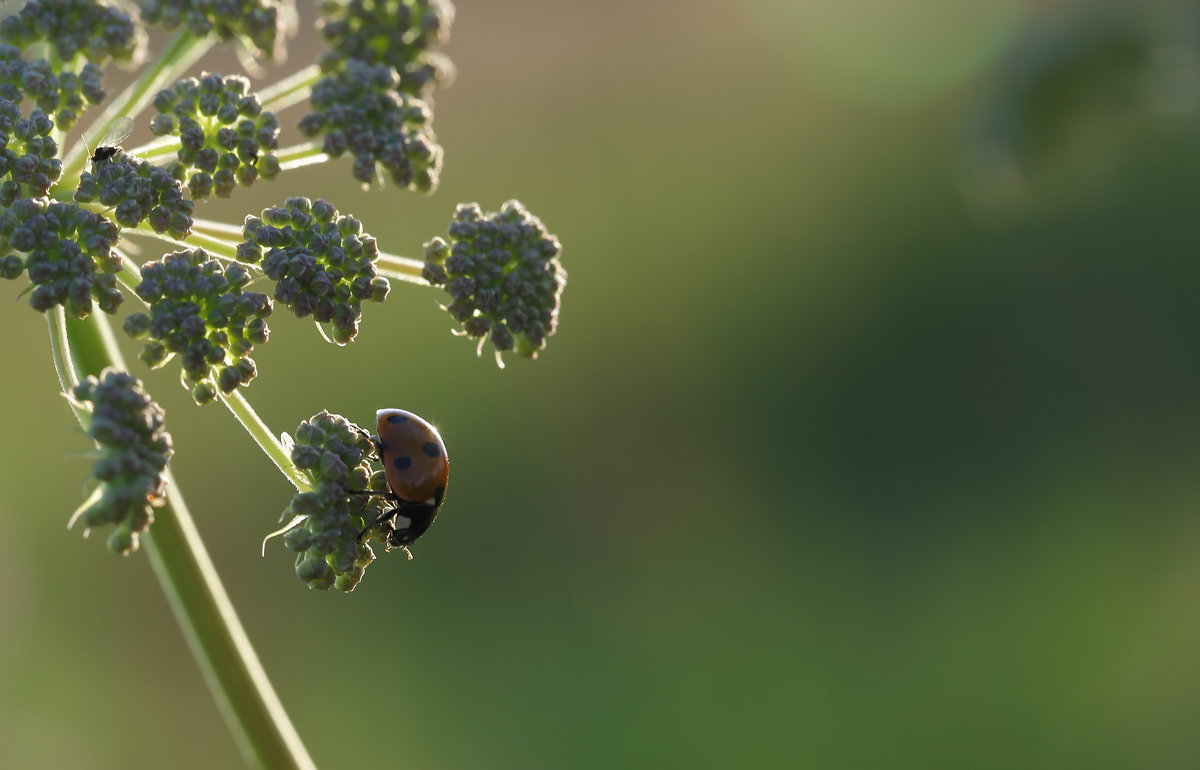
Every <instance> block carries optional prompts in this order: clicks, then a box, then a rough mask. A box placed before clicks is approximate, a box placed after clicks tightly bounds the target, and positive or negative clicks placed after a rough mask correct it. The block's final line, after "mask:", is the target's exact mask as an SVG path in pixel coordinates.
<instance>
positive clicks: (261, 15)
mask: <svg viewBox="0 0 1200 770" xmlns="http://www.w3.org/2000/svg"><path fill="white" fill-rule="evenodd" d="M138 6H139V7H140V8H141V9H142V20H143V21H145V22H146V23H148V24H161V25H162V26H163V27H165V28H166V29H175V28H176V27H178V26H179V25H180V24H183V25H185V26H186V27H187V28H188V29H190V30H191V31H192V33H193V34H194V35H196V36H197V37H205V36H207V35H209V34H215V35H216V36H217V37H219V38H220V39H221V40H223V41H226V42H228V41H237V42H239V43H241V44H242V46H243V47H245V48H246V49H247V50H249V51H252V52H254V53H255V55H257V56H258V57H260V58H264V59H276V58H279V56H280V55H281V54H282V53H283V44H284V40H285V38H286V37H287V33H288V31H289V27H290V26H291V19H292V16H293V13H292V10H291V9H290V8H289V7H287V6H285V5H284V3H283V2H281V0H139V2H138Z"/></svg>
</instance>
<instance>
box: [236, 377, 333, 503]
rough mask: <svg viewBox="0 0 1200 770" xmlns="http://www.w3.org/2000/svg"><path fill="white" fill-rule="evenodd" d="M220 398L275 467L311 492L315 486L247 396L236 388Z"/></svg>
mask: <svg viewBox="0 0 1200 770" xmlns="http://www.w3.org/2000/svg"><path fill="white" fill-rule="evenodd" d="M220 398H221V403H222V404H224V405H225V406H226V408H228V409H229V411H230V412H232V413H233V416H234V417H236V418H237V421H238V422H240V423H241V424H242V427H243V428H245V429H246V432H247V433H249V434H250V436H251V438H253V439H254V440H255V441H256V442H257V443H258V445H259V446H260V447H262V450H263V452H265V453H266V455H267V457H269V458H271V462H273V463H275V467H276V468H278V469H279V471H280V473H282V474H283V475H284V477H285V478H286V479H287V480H288V481H290V482H292V486H294V487H295V488H296V489H297V490H298V491H300V492H311V491H312V488H313V486H312V483H311V482H310V481H309V480H308V479H306V478H305V477H304V475H303V474H302V473H300V471H298V470H297V469H296V466H295V465H293V464H292V458H291V457H290V456H289V455H288V452H287V450H286V449H284V448H283V444H281V443H279V439H278V438H276V437H275V434H274V433H272V432H271V429H270V428H268V427H267V424H266V423H264V422H263V421H262V420H261V419H260V418H259V416H258V413H257V412H255V411H254V407H252V406H250V402H249V401H247V400H246V397H245V396H243V395H242V394H241V393H240V392H239V391H236V390H235V391H233V392H232V393H230V394H228V395H226V394H224V393H222V394H221V396H220Z"/></svg>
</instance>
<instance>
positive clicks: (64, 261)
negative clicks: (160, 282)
mask: <svg viewBox="0 0 1200 770" xmlns="http://www.w3.org/2000/svg"><path fill="white" fill-rule="evenodd" d="M0 236H3V238H4V240H6V241H7V242H8V246H9V248H10V249H12V250H14V251H17V252H23V253H24V254H25V256H24V258H22V257H20V256H18V255H17V254H9V255H7V256H5V257H4V258H3V259H0V275H3V277H5V278H10V279H11V278H16V277H18V276H19V275H21V272H22V271H24V272H26V273H28V275H29V281H30V282H31V283H32V284H33V292H32V293H31V294H30V296H29V304H30V305H32V306H33V308H34V309H35V310H40V311H43V312H44V311H46V310H49V309H50V308H52V307H54V306H55V305H62V306H63V307H64V308H65V309H66V311H67V312H68V313H70V314H71V315H72V316H74V317H76V318H86V317H87V316H88V315H89V314H90V313H91V312H92V302H93V300H95V302H96V304H98V305H99V306H100V309H101V310H103V311H104V312H106V313H114V312H116V309H117V306H118V305H120V304H121V302H122V300H124V296H123V295H122V294H121V292H120V290H119V289H118V288H117V279H116V274H117V272H118V271H119V270H120V268H121V260H120V258H119V257H118V256H117V255H116V254H115V253H114V252H113V246H115V245H116V243H117V241H118V240H119V238H120V234H119V232H118V230H117V226H116V225H114V224H113V223H112V222H110V221H109V220H108V219H105V218H104V217H102V216H100V215H99V214H95V213H93V212H91V211H86V210H84V209H81V208H79V207H78V206H76V205H74V204H72V203H62V202H60V201H51V200H50V199H48V198H21V199H19V200H17V201H15V202H13V203H11V204H10V205H8V206H7V207H6V208H0Z"/></svg>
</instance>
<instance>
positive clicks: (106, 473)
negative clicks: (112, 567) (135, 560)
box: [71, 369, 174, 556]
mask: <svg viewBox="0 0 1200 770" xmlns="http://www.w3.org/2000/svg"><path fill="white" fill-rule="evenodd" d="M71 395H72V396H73V398H74V399H75V400H76V401H77V402H79V404H80V405H81V406H83V408H85V409H88V410H89V411H90V412H91V419H90V422H89V425H88V428H87V433H88V436H89V437H91V439H92V440H93V441H95V442H96V444H97V446H98V447H99V455H100V456H99V458H98V459H97V460H96V462H95V464H94V465H93V466H92V475H91V477H92V478H93V479H95V480H96V481H98V482H99V486H98V487H97V489H96V491H95V493H93V495H92V496H91V497H90V498H89V499H88V501H87V502H85V503H84V504H83V506H81V507H80V508H79V510H77V511H76V512H75V515H74V516H72V517H71V523H72V524H74V522H75V521H76V520H82V521H83V525H84V527H86V528H87V529H92V528H94V527H99V526H102V525H105V524H113V525H115V527H116V528H115V529H114V530H113V532H112V534H111V535H110V536H109V538H108V547H109V548H110V549H111V550H112V551H114V552H115V553H119V554H121V555H123V556H128V555H129V554H130V553H133V552H134V551H136V550H137V549H138V542H139V535H140V533H142V532H144V531H145V530H146V528H147V527H149V526H150V524H151V523H152V522H153V521H154V515H153V512H152V506H153V505H155V504H156V503H158V502H159V501H161V499H162V497H163V494H164V491H165V487H166V479H165V477H164V475H163V474H164V471H165V470H166V467H167V462H168V461H169V460H170V459H171V455H172V453H173V451H174V450H173V449H172V446H171V436H170V434H168V433H167V432H166V431H165V430H164V415H163V410H162V407H160V406H159V405H158V404H156V403H154V401H152V400H151V399H150V396H148V395H147V394H146V392H145V391H144V390H142V383H141V382H140V381H139V380H138V379H137V378H136V377H133V376H132V375H129V374H127V373H125V372H121V371H117V370H114V369H105V370H104V371H103V372H102V373H101V374H100V377H99V378H96V377H88V378H87V379H86V380H84V381H83V382H81V383H79V385H77V386H75V389H74V391H73V392H72V394H71ZM86 531H87V530H85V533H86Z"/></svg>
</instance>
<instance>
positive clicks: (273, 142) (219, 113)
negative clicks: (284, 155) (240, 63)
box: [150, 73, 279, 200]
mask: <svg viewBox="0 0 1200 770" xmlns="http://www.w3.org/2000/svg"><path fill="white" fill-rule="evenodd" d="M154 108H155V109H156V110H158V113H159V114H158V115H157V116H156V117H155V118H154V120H153V121H152V122H151V124H150V129H151V130H152V131H153V132H154V133H155V135H157V136H166V135H172V136H178V137H179V139H180V143H181V144H182V147H181V148H180V150H179V153H178V158H179V160H178V161H176V162H174V163H172V164H171V166H170V170H171V173H172V174H173V175H174V176H175V177H177V178H179V179H184V180H186V181H187V185H188V190H189V191H190V192H191V194H192V198H193V199H195V200H203V199H204V198H207V197H209V196H210V195H216V196H218V197H221V198H227V197H229V195H230V194H231V193H232V192H233V190H234V188H235V187H236V186H238V185H241V186H242V187H249V186H250V185H251V184H253V183H254V182H255V180H257V179H258V178H259V177H260V176H261V177H263V178H265V179H274V178H275V176H276V175H277V174H278V173H279V161H278V159H276V157H275V156H274V155H273V154H272V150H274V149H276V148H277V147H278V146H279V141H278V140H279V121H278V120H277V119H276V118H275V113H273V112H270V111H264V110H263V108H262V104H261V103H260V102H259V101H258V97H257V96H255V95H254V94H252V93H250V81H249V80H247V79H246V78H243V77H238V76H231V77H221V76H220V75H215V74H211V73H204V74H203V75H202V76H201V77H200V78H199V79H196V78H183V79H181V80H178V81H176V83H175V84H174V85H173V86H172V87H171V88H166V89H163V90H162V91H159V92H158V94H157V95H156V96H155V97H154Z"/></svg>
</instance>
